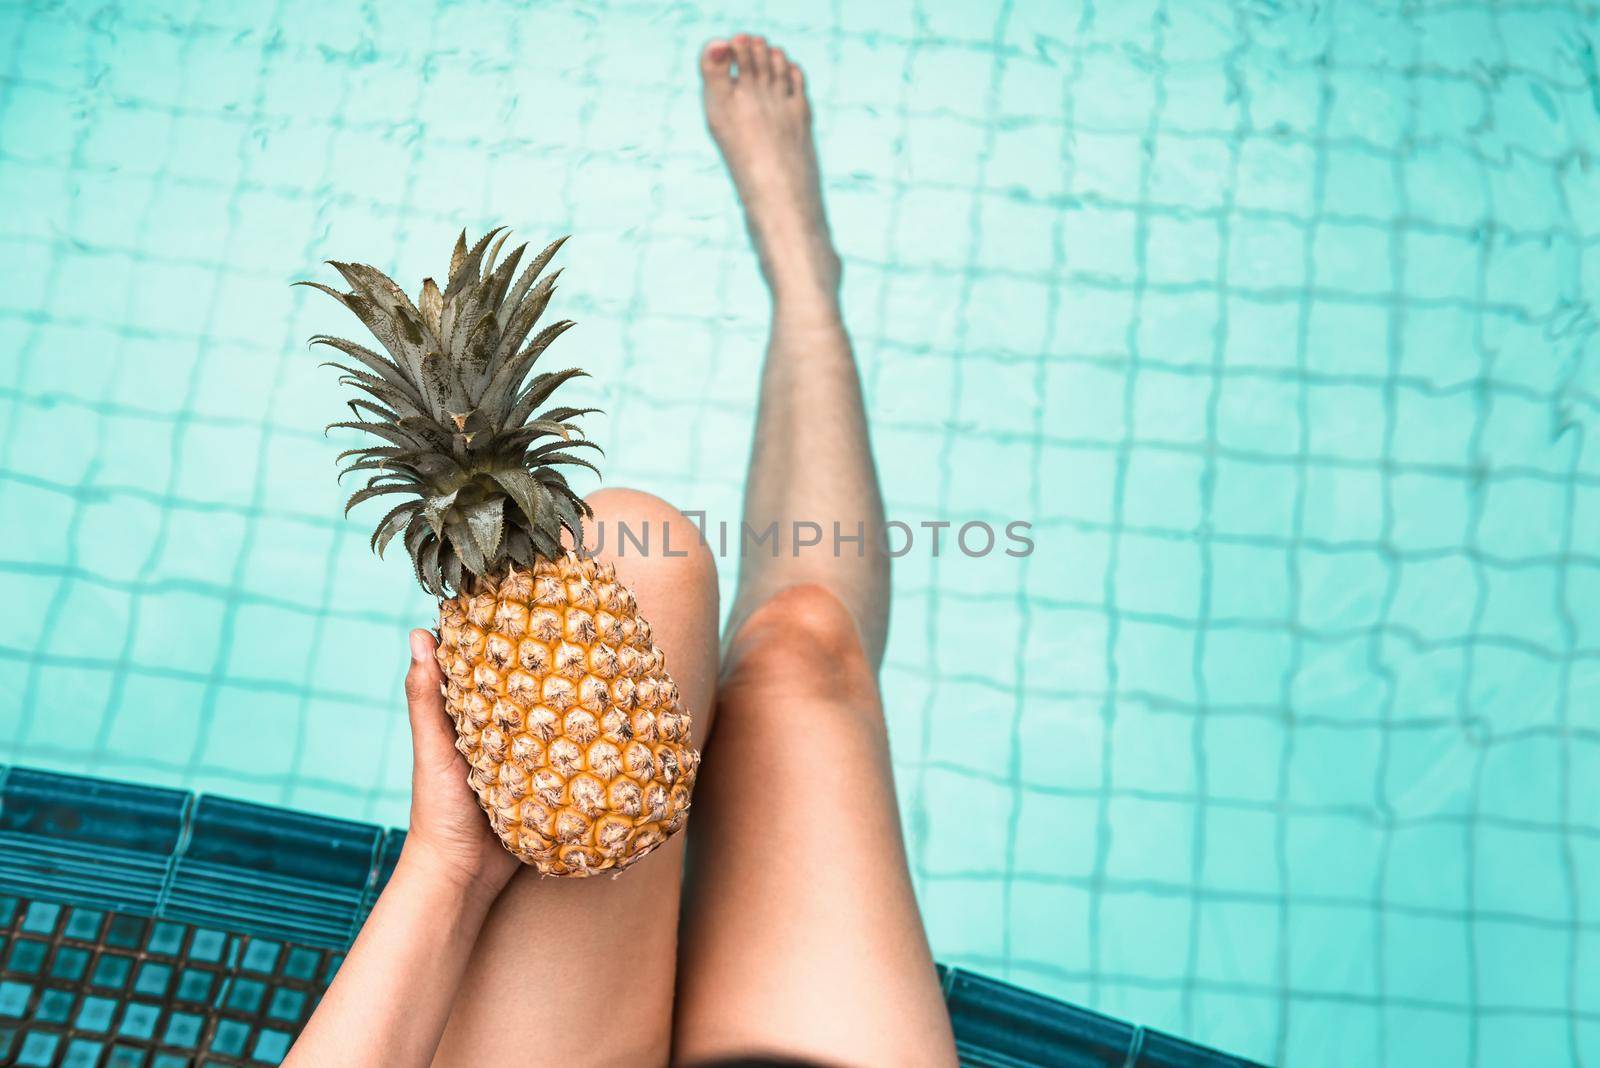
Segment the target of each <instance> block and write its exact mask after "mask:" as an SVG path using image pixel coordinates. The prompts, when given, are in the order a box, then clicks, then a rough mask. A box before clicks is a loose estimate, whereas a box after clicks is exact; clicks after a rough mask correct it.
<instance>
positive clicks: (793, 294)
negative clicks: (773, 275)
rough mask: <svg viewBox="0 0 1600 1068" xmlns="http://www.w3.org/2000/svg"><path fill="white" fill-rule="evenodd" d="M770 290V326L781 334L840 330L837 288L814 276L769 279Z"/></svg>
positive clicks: (829, 332)
mask: <svg viewBox="0 0 1600 1068" xmlns="http://www.w3.org/2000/svg"><path fill="white" fill-rule="evenodd" d="M768 287H769V288H770V290H771V292H772V329H773V332H774V333H779V332H781V333H785V334H796V333H802V334H816V333H827V334H836V333H843V332H844V314H843V312H842V311H841V310H840V308H839V290H838V285H837V283H835V284H834V285H833V286H831V287H830V286H828V285H827V284H826V283H825V282H819V281H817V280H814V279H804V278H800V279H788V280H779V279H769V280H768Z"/></svg>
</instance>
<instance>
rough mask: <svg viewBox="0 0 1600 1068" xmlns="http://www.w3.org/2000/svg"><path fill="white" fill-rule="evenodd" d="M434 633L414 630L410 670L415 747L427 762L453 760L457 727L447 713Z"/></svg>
mask: <svg viewBox="0 0 1600 1068" xmlns="http://www.w3.org/2000/svg"><path fill="white" fill-rule="evenodd" d="M434 650H435V645H434V640H433V635H432V634H429V633H428V632H427V631H425V630H414V631H412V632H411V668H410V670H408V671H407V672H406V705H407V706H408V708H409V709H410V713H411V747H412V754H413V756H414V758H415V759H416V760H417V761H418V762H419V763H420V762H423V761H429V762H431V761H435V760H440V759H444V760H450V759H453V758H454V756H455V729H454V728H453V727H452V725H451V723H450V717H449V716H447V715H445V711H444V694H443V693H441V692H440V687H441V686H442V685H443V677H442V676H441V675H440V674H439V662H438V660H437V659H435V656H434Z"/></svg>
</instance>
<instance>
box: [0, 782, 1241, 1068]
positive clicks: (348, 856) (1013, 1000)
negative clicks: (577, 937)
mask: <svg viewBox="0 0 1600 1068" xmlns="http://www.w3.org/2000/svg"><path fill="white" fill-rule="evenodd" d="M404 841H405V833H404V832H403V831H395V830H386V829H384V828H382V827H378V826H375V825H373V824H367V823H354V822H351V821H349V820H336V819H330V818H328V817H324V816H314V815H310V814H308V813H304V812H295V811H292V810H290V809H283V808H274V807H271V806H267V805H255V804H248V803H246V802H242V801H231V800H228V799H225V798H217V797H209V796H206V797H198V798H197V797H195V796H194V795H193V794H189V793H186V792H184V791H181V790H167V789H161V788H159V787H153V786H138V785H134V784H130V783H118V782H109V781H106V780H103V779H92V778H85V777H82V776H77V775H62V774H57V773H55V772H45V771H36V770H33V769H30V768H7V767H5V766H3V765H0V894H17V895H23V896H29V897H34V898H43V899H46V900H53V901H60V902H63V903H68V904H75V905H88V906H93V907H100V908H106V909H114V910H117V911H121V912H134V913H139V914H142V915H150V916H161V917H164V918H168V919H174V920H181V921H184V922H187V923H195V924H200V925H203V926H209V927H217V928H223V929H226V930H229V931H234V932H238V933H242V934H249V935H255V936H261V937H269V938H278V939H283V940H285V941H289V942H295V943H299V944H302V945H312V946H322V947H327V948H332V949H343V948H344V947H345V946H347V945H349V943H350V941H351V940H352V939H353V938H354V937H355V933H356V931H358V930H359V929H360V927H361V923H362V921H363V920H364V919H365V918H366V915H367V913H368V912H369V911H371V909H372V905H373V902H374V901H376V900H377V896H378V894H379V892H380V891H381V890H382V889H383V886H384V884H385V883H386V882H387V881H388V879H389V876H390V875H391V874H393V872H394V865H395V861H396V860H397V859H398V857H399V855H400V846H401V844H402V843H403V842H404ZM939 973H940V980H941V982H942V983H943V986H944V991H945V1000H946V1002H947V1004H948V1005H949V1009H950V1019H951V1022H952V1024H953V1025H954V1028H955V1033H956V1042H957V1045H958V1046H959V1047H960V1051H961V1060H962V1063H963V1064H965V1065H970V1066H973V1068H1259V1066H1258V1065H1255V1064H1254V1063H1253V1062H1250V1061H1245V1060H1241V1059H1239V1058H1237V1057H1232V1056H1229V1055H1228V1054H1225V1053H1219V1052H1217V1051H1216V1050H1211V1049H1206V1048H1204V1047H1201V1046H1196V1045H1194V1044H1192V1043H1189V1042H1185V1041H1183V1040H1182V1039H1179V1038H1175V1037H1173V1036H1171V1035H1167V1034H1163V1033H1161V1032H1159V1031H1148V1030H1145V1029H1144V1028H1141V1027H1136V1026H1134V1025H1132V1024H1128V1023H1125V1022H1123V1021H1121V1020H1116V1019H1113V1018H1111V1017H1109V1016H1102V1015H1100V1014H1099V1013H1096V1012H1090V1011H1089V1010H1087V1009H1083V1008H1079V1007H1078V1006H1076V1005H1070V1004H1068V1003H1066V1002H1063V1001H1057V1000H1055V999H1053V998H1048V997H1045V996H1043V995H1042V994H1036V993H1033V992H1032V991H1029V990H1024V989H1022V988H1021V987H1016V986H1012V985H1011V984H1009V983H1002V982H999V981H997V980H994V979H989V978H987V977H985V976H981V975H976V974H973V973H971V972H967V971H963V970H961V969H959V968H945V967H943V966H941V967H940V969H939Z"/></svg>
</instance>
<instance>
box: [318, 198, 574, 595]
mask: <svg viewBox="0 0 1600 1068" xmlns="http://www.w3.org/2000/svg"><path fill="white" fill-rule="evenodd" d="M497 235H498V237H497ZM466 236H467V235H466V232H465V231H463V232H462V234H461V236H460V237H459V238H458V239H457V240H456V246H455V252H454V254H453V255H452V256H451V257H450V279H449V281H448V282H447V283H446V285H445V287H444V290H443V291H442V292H441V291H440V289H439V286H438V285H437V284H436V283H435V282H434V280H433V279H432V278H428V279H425V280H424V281H423V283H422V292H421V295H420V296H419V298H418V300H417V302H416V303H415V304H413V303H412V302H411V299H410V298H409V297H407V296H406V294H405V293H404V292H403V291H402V290H401V289H400V287H399V286H398V285H396V284H395V283H394V281H393V280H392V279H390V278H389V277H388V276H387V275H385V274H384V273H383V272H382V271H379V270H377V269H376V268H373V267H368V266H366V265H364V264H359V263H339V262H336V261H332V260H330V261H329V263H330V264H331V265H332V266H333V267H334V269H335V270H337V271H338V272H339V273H340V274H341V275H343V276H344V279H345V281H346V282H348V283H349V285H350V287H351V290H352V292H349V293H341V292H339V291H338V290H336V289H333V288H331V287H329V286H325V285H322V284H320V283H317V282H302V283H299V284H300V285H308V286H312V287H314V288H316V289H320V290H322V291H323V292H324V293H327V294H328V295H330V296H332V297H333V298H334V299H336V300H338V301H339V302H340V303H341V304H343V305H344V306H345V307H346V308H349V309H350V310H351V311H352V312H354V313H355V314H356V317H357V318H358V319H360V320H361V322H362V323H363V324H365V326H366V327H367V329H368V330H370V331H371V332H372V334H373V336H374V337H376V338H377V339H378V341H379V342H380V343H381V344H382V346H383V348H384V350H385V352H387V353H388V356H387V357H385V356H384V355H381V354H379V353H377V352H374V351H373V350H371V349H368V348H366V347H364V346H362V345H358V344H356V343H355V342H353V341H346V340H345V339H343V338H337V337H329V336H327V335H325V334H319V335H317V336H316V337H313V338H312V339H311V342H312V344H320V345H328V346H330V347H332V348H335V349H338V350H339V351H340V352H342V353H344V354H345V355H346V356H348V357H349V358H350V359H351V360H354V361H355V362H356V363H359V364H360V365H361V367H354V366H351V365H350V364H345V363H337V362H332V363H330V364H328V365H327V366H332V367H336V368H338V369H339V370H340V371H342V372H344V373H343V374H342V375H341V376H340V379H339V381H340V382H341V383H342V384H344V385H348V386H354V387H356V388H357V389H359V390H361V391H362V392H363V393H364V394H366V396H364V397H359V398H356V399H353V400H351V401H350V402H349V404H350V409H351V411H352V412H354V413H355V416H356V418H355V420H354V421H351V422H341V423H333V424H331V425H330V426H329V427H328V429H329V430H332V429H333V428H334V427H345V428H348V429H351V430H360V431H364V432H366V433H368V434H371V435H373V436H374V437H376V438H379V439H381V440H382V442H383V444H378V445H368V446H366V447H363V448H358V449H349V450H347V451H345V452H343V453H340V454H339V460H340V461H341V462H342V461H344V460H349V461H350V463H349V464H348V465H347V466H346V467H345V468H344V469H343V470H342V471H341V472H340V474H339V477H340V479H343V478H344V476H345V475H348V474H351V473H353V472H357V471H371V472H374V474H372V475H371V476H370V477H369V478H368V481H367V484H366V485H365V486H364V487H363V488H361V489H359V490H357V491H356V492H355V493H354V494H352V495H351V497H350V499H349V501H347V502H346V503H345V509H344V510H345V513H346V514H349V512H350V509H352V508H354V507H355V506H356V505H358V504H360V503H361V502H362V501H366V500H370V499H372V498H374V497H382V496H388V495H391V494H397V495H404V496H407V497H409V498H411V499H410V500H406V501H403V502H402V503H400V504H397V505H395V506H394V508H392V509H391V510H390V511H389V512H388V513H387V514H386V515H384V517H383V518H382V519H381V520H379V521H378V526H377V529H375V530H374V531H373V532H372V548H373V549H374V550H375V551H376V552H377V553H378V554H379V555H380V556H381V555H382V554H383V550H384V548H385V547H386V546H387V545H388V544H389V542H390V541H391V540H392V539H393V538H394V537H395V536H396V535H398V534H400V533H401V532H402V531H404V533H405V538H404V542H405V547H406V551H407V552H409V553H410V554H411V559H412V562H413V563H414V564H415V565H416V571H417V580H418V581H419V582H421V583H422V585H423V588H424V589H426V590H428V592H430V593H432V594H434V595H436V596H439V597H444V596H447V595H448V594H449V593H450V592H452V591H460V590H462V589H463V588H464V585H465V584H466V583H467V582H468V581H470V576H471V575H488V574H490V573H491V572H494V571H498V570H503V569H504V568H505V567H506V565H507V563H508V561H514V562H516V563H518V564H521V565H522V566H524V567H532V566H533V564H534V562H535V560H536V559H537V558H539V557H543V558H545V559H554V558H555V557H557V556H559V555H560V553H561V551H562V550H561V531H562V529H563V528H565V529H566V530H567V531H569V532H570V533H571V535H572V540H573V543H574V544H575V545H576V546H577V547H578V548H580V549H581V548H582V546H583V520H584V518H586V517H588V516H589V515H590V514H591V513H590V510H589V507H588V505H586V504H585V503H584V501H583V499H582V498H581V497H579V496H578V495H577V494H576V493H574V492H573V490H572V487H571V486H569V485H568V484H567V480H566V478H565V477H564V476H563V475H562V474H561V472H560V471H559V470H557V468H558V467H559V466H561V465H564V464H580V465H582V466H584V467H587V468H589V469H590V470H593V471H596V472H598V471H599V469H598V468H597V467H595V466H594V464H592V463H590V462H589V461H588V460H586V459H584V458H582V457H581V456H578V455H576V454H575V453H574V452H573V451H572V450H574V449H578V448H592V449H596V450H598V448H599V447H598V446H597V445H595V444H594V443H593V442H591V441H588V440H586V439H585V438H584V437H583V436H582V432H581V431H580V430H579V428H578V426H577V425H576V424H575V423H573V422H572V420H573V419H575V418H576V417H578V416H581V415H586V414H588V413H590V412H595V411H598V410H599V409H596V408H565V407H553V408H547V409H545V410H543V411H541V412H539V413H538V414H537V415H535V414H534V412H535V409H537V408H539V406H540V405H542V404H544V403H545V402H546V401H547V400H549V398H550V395H551V394H552V393H554V392H555V390H556V388H557V387H558V386H560V385H561V384H562V383H563V382H566V381H567V380H568V379H571V378H576V377H579V376H581V375H583V374H584V372H583V371H580V370H578V369H576V368H571V369H568V370H565V371H555V372H548V373H541V374H536V375H533V376H532V377H531V378H530V377H529V374H530V372H531V371H532V370H533V366H534V364H535V363H536V362H537V361H538V359H539V356H540V355H541V354H542V353H543V352H544V350H545V349H546V347H548V346H549V344H550V343H551V342H552V341H554V340H555V339H556V338H557V337H559V336H560V335H561V334H562V333H563V332H564V331H565V330H566V329H567V328H568V327H570V326H572V325H573V324H572V322H571V321H570V320H567V319H563V320H561V321H560V322H557V323H551V324H550V325H549V326H547V327H545V328H544V329H543V330H541V331H539V333H538V334H537V335H535V336H534V337H533V339H532V340H531V341H527V344H523V342H524V341H525V340H526V339H527V337H528V334H529V333H530V332H531V331H532V330H533V328H534V326H535V324H537V322H538V321H539V316H540V315H541V314H542V313H543V312H544V310H545V306H546V305H547V304H549V303H550V296H551V294H552V293H553V292H555V283H556V278H557V276H558V275H559V274H560V273H561V272H560V271H555V272H552V273H551V274H548V275H544V276H543V277H540V275H541V273H542V272H543V271H544V269H545V267H547V266H548V265H549V263H550V260H551V258H552V257H553V256H554V255H555V254H556V250H557V249H559V248H560V247H561V245H562V242H564V241H565V240H566V238H561V239H559V240H557V241H554V242H552V243H551V244H550V245H549V247H547V248H546V249H545V250H544V251H543V252H541V253H539V254H538V255H537V256H535V257H534V258H533V259H532V260H531V261H530V262H529V263H528V265H527V267H526V268H525V269H524V270H523V272H522V274H521V275H520V276H517V278H516V282H515V284H513V283H512V277H513V275H515V274H516V270H517V264H518V263H519V262H520V261H521V259H522V254H523V252H524V251H525V250H526V249H527V246H526V245H519V246H517V247H516V248H515V249H513V250H512V251H511V254H510V255H509V256H507V257H506V258H505V259H504V260H503V261H501V262H500V263H499V265H498V266H496V260H497V258H498V255H499V252H500V248H501V246H502V245H503V244H504V243H505V239H506V236H507V235H506V232H505V230H504V228H503V227H496V228H495V229H493V230H490V231H489V232H488V233H487V234H485V235H484V236H483V238H482V239H481V240H479V241H478V243H477V244H475V245H473V246H472V248H470V249H468V248H467V240H466ZM491 242H493V244H492V246H491ZM363 368H364V369H363Z"/></svg>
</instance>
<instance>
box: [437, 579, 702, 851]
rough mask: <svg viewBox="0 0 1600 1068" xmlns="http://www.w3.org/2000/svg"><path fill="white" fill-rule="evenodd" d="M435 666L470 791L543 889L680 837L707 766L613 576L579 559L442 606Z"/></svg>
mask: <svg viewBox="0 0 1600 1068" xmlns="http://www.w3.org/2000/svg"><path fill="white" fill-rule="evenodd" d="M438 656H439V666H440V668H441V669H442V670H443V672H444V676H445V708H446V709H447V710H448V711H449V713H450V716H451V717H452V718H453V719H454V720H455V725H456V748H457V749H459V750H460V751H461V753H462V755H463V756H465V757H466V759H467V764H468V765H469V771H468V775H467V781H468V783H469V784H470V785H471V786H472V788H473V790H474V792H475V793H476V794H477V795H478V801H479V803H480V804H482V806H483V810H484V811H485V812H486V813H488V816H489V823H490V825H491V826H492V827H493V828H494V831H495V833H496V834H497V835H499V837H500V840H501V841H502V842H503V843H504V844H505V847H506V848H507V849H509V850H510V851H511V852H512V853H514V854H516V855H517V857H518V858H520V859H521V860H522V862H523V863H525V864H531V865H533V866H534V867H535V868H537V869H538V871H539V872H540V874H542V875H580V876H581V875H593V874H595V873H597V872H603V871H620V870H621V869H623V868H626V867H627V866H628V865H630V864H632V863H633V862H634V861H636V860H638V859H639V858H640V857H642V856H644V855H645V854H646V853H648V852H650V851H651V850H652V849H654V848H655V847H656V846H658V845H660V844H661V843H662V842H664V841H666V840H667V838H668V837H669V836H671V835H672V834H673V833H674V832H676V831H677V830H678V829H679V828H681V827H682V826H683V823H684V820H685V818H686V816H687V813H688V808H689V795H690V791H691V790H692V789H693V787H694V780H695V772H696V770H697V768H698V766H699V762H700V754H699V753H698V752H697V751H696V750H695V749H693V748H692V747H691V746H690V744H689V741H690V739H689V724H690V717H689V714H688V712H686V711H685V710H684V709H683V707H682V706H681V704H680V703H679V696H678V687H677V686H676V684H674V683H673V681H672V676H671V675H669V674H668V673H667V669H666V659H665V657H664V656H663V655H662V653H661V650H659V649H657V648H656V646H655V643H654V642H653V641H652V640H651V636H650V624H649V623H648V622H647V621H646V620H645V619H644V618H643V617H642V616H640V615H639V610H638V604H637V602H636V601H635V600H634V596H633V593H632V591H630V590H629V589H628V588H627V587H626V586H624V585H623V584H621V583H620V582H618V581H617V576H616V570H615V568H614V566H613V565H611V564H609V563H597V562H596V561H594V560H592V559H584V558H580V557H578V556H576V555H574V554H571V553H568V554H567V555H565V556H563V557H561V558H559V559H557V560H555V561H554V562H552V561H549V560H544V559H540V560H538V561H537V562H536V563H535V564H534V566H533V568H532V569H531V570H525V569H522V568H519V567H516V566H515V565H513V566H511V567H509V568H508V570H507V572H506V573H505V574H504V575H502V576H500V577H498V578H494V577H475V578H474V580H473V582H472V583H471V584H470V585H469V586H468V588H467V589H466V590H464V591H463V592H462V593H461V594H459V595H458V596H456V597H453V598H450V599H448V600H444V601H442V602H441V606H440V617H439V653H438Z"/></svg>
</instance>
